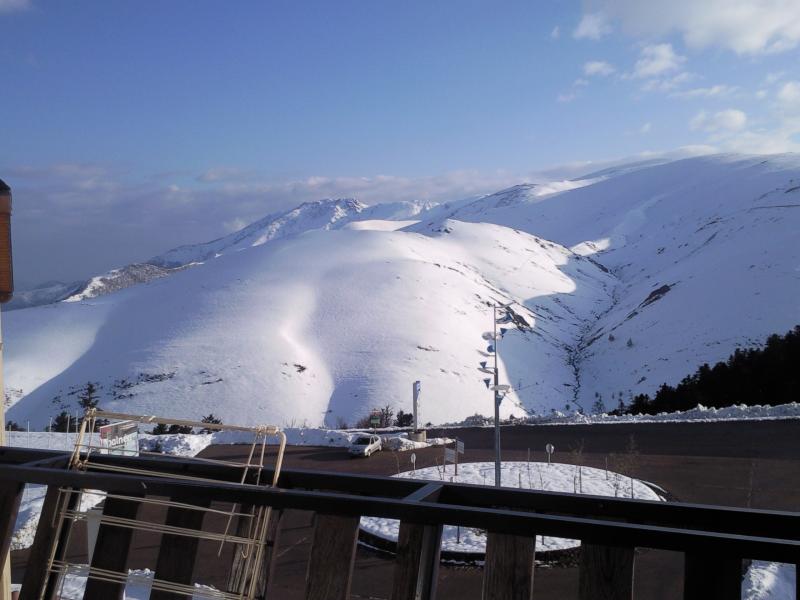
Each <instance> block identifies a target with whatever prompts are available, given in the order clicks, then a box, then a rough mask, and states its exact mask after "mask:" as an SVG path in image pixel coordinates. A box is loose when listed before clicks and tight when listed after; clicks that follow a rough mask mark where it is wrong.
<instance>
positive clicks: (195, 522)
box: [150, 499, 211, 600]
mask: <svg viewBox="0 0 800 600" xmlns="http://www.w3.org/2000/svg"><path fill="white" fill-rule="evenodd" d="M176 500H177V499H176ZM193 504H195V505H196V506H198V507H200V508H207V507H208V506H209V505H210V504H211V503H210V502H209V501H205V502H193ZM203 517H205V513H204V512H203V511H201V510H192V509H189V508H180V507H177V506H170V507H169V509H168V510H167V518H166V520H165V524H166V525H170V526H173V527H184V528H186V529H195V530H198V531H199V530H200V529H201V528H202V526H203ZM199 541H200V540H199V539H197V538H193V537H188V536H185V535H174V534H169V533H165V534H164V535H162V536H161V544H160V546H159V549H158V560H157V561H156V573H155V578H156V579H159V580H161V581H169V582H171V583H183V584H190V583H192V573H193V572H194V563H195V561H196V559H197V545H198V543H199ZM185 598H186V596H185V595H183V594H177V593H174V592H166V591H164V590H153V591H152V592H151V593H150V600H185Z"/></svg>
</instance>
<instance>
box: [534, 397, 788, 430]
mask: <svg viewBox="0 0 800 600" xmlns="http://www.w3.org/2000/svg"><path fill="white" fill-rule="evenodd" d="M776 419H800V403H797V402H791V403H789V404H779V405H777V406H766V405H760V404H756V405H754V406H746V405H744V404H739V405H733V406H726V407H724V408H707V407H705V406H703V405H702V404H700V405H698V406H696V407H695V408H692V409H690V410H685V411H677V412H671V413H659V414H657V415H609V414H605V413H603V414H599V415H582V414H578V413H575V414H571V415H565V414H563V413H560V412H556V413H554V414H553V415H551V416H548V417H532V418H530V419H528V423H530V424H535V425H591V424H602V423H683V422H687V421H697V422H712V421H771V420H776Z"/></svg>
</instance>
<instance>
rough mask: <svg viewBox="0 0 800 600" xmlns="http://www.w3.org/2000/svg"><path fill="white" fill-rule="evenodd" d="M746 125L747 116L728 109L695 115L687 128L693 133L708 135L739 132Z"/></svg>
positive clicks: (733, 109) (736, 110) (739, 111)
mask: <svg viewBox="0 0 800 600" xmlns="http://www.w3.org/2000/svg"><path fill="white" fill-rule="evenodd" d="M746 124H747V115H746V114H745V113H744V112H743V111H741V110H738V109H735V108H729V109H727V110H721V111H719V112H716V113H714V114H709V113H707V112H705V111H701V112H699V113H697V114H696V115H695V116H694V117H693V118H692V120H691V121H689V128H690V129H692V130H693V131H697V130H702V131H706V132H708V133H716V132H726V131H739V130H741V129H743V128H744V126H745V125H746Z"/></svg>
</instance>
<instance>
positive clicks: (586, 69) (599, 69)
mask: <svg viewBox="0 0 800 600" xmlns="http://www.w3.org/2000/svg"><path fill="white" fill-rule="evenodd" d="M615 71H616V69H615V68H614V66H613V65H611V64H609V63H607V62H606V61H604V60H590V61H589V62H587V63H584V65H583V73H584V75H588V76H589V77H592V76H600V77H608V76H609V75H611V74H612V73H614V72H615Z"/></svg>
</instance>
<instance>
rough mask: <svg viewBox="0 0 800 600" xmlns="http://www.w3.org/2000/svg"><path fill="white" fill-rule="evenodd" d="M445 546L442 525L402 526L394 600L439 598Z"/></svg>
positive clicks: (399, 535)
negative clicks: (438, 588)
mask: <svg viewBox="0 0 800 600" xmlns="http://www.w3.org/2000/svg"><path fill="white" fill-rule="evenodd" d="M441 543H442V525H441V524H438V525H420V524H417V523H406V522H401V523H400V533H399V534H398V536H397V556H396V559H395V563H394V583H393V586H392V588H393V589H392V596H391V597H392V600H432V599H433V598H435V597H436V582H437V579H438V575H439V555H440V550H441Z"/></svg>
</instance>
